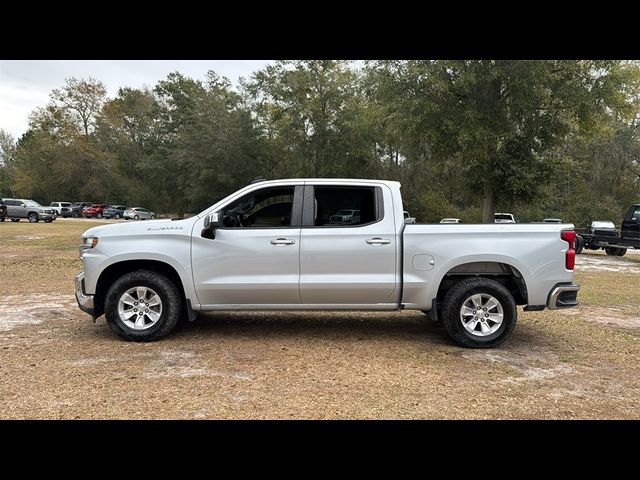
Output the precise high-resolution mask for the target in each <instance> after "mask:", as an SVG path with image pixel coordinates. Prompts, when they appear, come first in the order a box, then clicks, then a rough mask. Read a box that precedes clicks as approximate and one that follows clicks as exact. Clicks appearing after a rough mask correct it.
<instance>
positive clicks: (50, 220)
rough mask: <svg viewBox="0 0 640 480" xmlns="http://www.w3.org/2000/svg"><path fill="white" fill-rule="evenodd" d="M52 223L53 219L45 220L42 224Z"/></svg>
mask: <svg viewBox="0 0 640 480" xmlns="http://www.w3.org/2000/svg"><path fill="white" fill-rule="evenodd" d="M51 222H53V218H47V219H45V220H44V223H51Z"/></svg>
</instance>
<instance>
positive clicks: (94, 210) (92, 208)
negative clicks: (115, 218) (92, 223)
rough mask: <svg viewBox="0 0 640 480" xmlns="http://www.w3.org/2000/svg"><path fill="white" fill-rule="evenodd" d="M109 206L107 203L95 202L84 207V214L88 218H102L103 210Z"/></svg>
mask: <svg viewBox="0 0 640 480" xmlns="http://www.w3.org/2000/svg"><path fill="white" fill-rule="evenodd" d="M105 208H107V204H106V203H93V204H91V205H89V206H87V207H84V208H83V209H82V215H83V216H84V217H87V218H91V217H96V218H102V211H103V210H104V209H105Z"/></svg>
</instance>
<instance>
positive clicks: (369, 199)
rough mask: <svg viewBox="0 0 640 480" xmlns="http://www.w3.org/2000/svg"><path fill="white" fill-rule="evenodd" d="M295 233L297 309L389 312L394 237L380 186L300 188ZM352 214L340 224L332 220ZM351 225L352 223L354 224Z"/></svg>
mask: <svg viewBox="0 0 640 480" xmlns="http://www.w3.org/2000/svg"><path fill="white" fill-rule="evenodd" d="M304 198H305V200H304V211H303V222H302V231H301V234H300V297H301V300H302V303H303V304H306V305H318V306H323V307H325V308H326V306H329V305H334V306H336V308H360V307H368V308H379V309H393V308H396V307H397V303H398V302H399V289H398V288H397V286H398V278H397V273H396V272H397V270H396V249H397V248H399V245H397V238H396V237H397V236H396V234H395V232H396V228H395V220H394V218H393V215H391V213H388V214H385V205H387V211H388V212H391V211H393V207H392V198H391V190H390V189H389V188H388V187H387V186H385V185H380V186H378V185H376V186H372V185H368V184H362V185H357V184H354V185H340V184H331V183H330V181H327V182H319V183H314V184H306V186H305V194H304ZM340 210H356V211H358V217H357V218H355V219H354V218H348V219H345V220H344V221H343V224H340V223H338V222H336V220H335V218H336V217H333V220H332V216H334V215H335V214H336V213H337V212H339V211H340ZM354 220H355V221H354Z"/></svg>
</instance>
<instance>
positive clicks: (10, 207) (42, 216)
mask: <svg viewBox="0 0 640 480" xmlns="http://www.w3.org/2000/svg"><path fill="white" fill-rule="evenodd" d="M2 203H3V204H4V208H2V207H0V210H1V211H3V212H4V213H1V214H0V222H4V221H5V219H6V218H8V219H10V220H11V221H12V222H19V221H20V220H21V219H23V218H25V219H27V220H29V222H31V223H37V222H39V221H40V220H42V221H44V222H46V223H51V222H53V221H54V220H55V218H56V214H55V210H53V208H51V207H43V206H42V205H40V204H39V203H38V202H36V201H35V200H29V199H24V198H3V199H2Z"/></svg>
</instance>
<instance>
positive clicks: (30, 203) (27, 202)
mask: <svg viewBox="0 0 640 480" xmlns="http://www.w3.org/2000/svg"><path fill="white" fill-rule="evenodd" d="M24 204H25V205H26V206H27V207H41V206H42V205H40V204H39V203H38V202H35V201H33V200H24Z"/></svg>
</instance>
